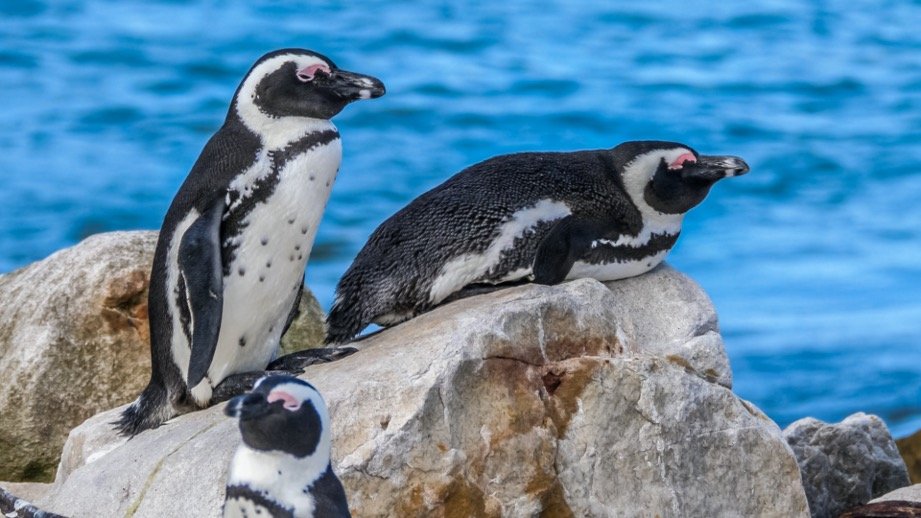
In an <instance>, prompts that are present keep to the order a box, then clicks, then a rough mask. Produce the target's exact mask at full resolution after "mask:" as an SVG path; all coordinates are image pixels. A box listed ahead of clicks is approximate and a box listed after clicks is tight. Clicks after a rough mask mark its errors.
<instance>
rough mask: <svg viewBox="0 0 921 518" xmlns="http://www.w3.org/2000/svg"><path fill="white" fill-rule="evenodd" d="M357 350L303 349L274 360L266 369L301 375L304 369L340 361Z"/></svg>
mask: <svg viewBox="0 0 921 518" xmlns="http://www.w3.org/2000/svg"><path fill="white" fill-rule="evenodd" d="M355 352H358V349H356V348H354V347H327V348H318V349H304V350H303V351H297V352H293V353H291V354H286V355H284V356H282V357H280V358H276V359H275V360H273V361H272V362H271V363H269V366H268V367H266V369H268V370H270V371H285V372H288V373H290V374H301V373H302V372H304V369H305V368H306V367H308V366H310V365H315V364H317V363H329V362H333V361H336V360H341V359H342V358H345V357H346V356H349V355H351V354H353V353H355Z"/></svg>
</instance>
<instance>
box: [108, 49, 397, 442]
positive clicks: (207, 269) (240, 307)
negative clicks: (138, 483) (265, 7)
mask: <svg viewBox="0 0 921 518" xmlns="http://www.w3.org/2000/svg"><path fill="white" fill-rule="evenodd" d="M383 94H384V85H383V84H382V83H381V82H380V81H379V80H377V79H375V78H373V77H369V76H364V75H359V74H355V73H352V72H346V71H344V70H340V69H339V68H337V67H336V65H335V64H334V63H333V62H332V61H330V60H329V59H328V58H326V57H324V56H322V55H320V54H317V53H315V52H311V51H308V50H302V49H284V50H278V51H275V52H271V53H269V54H266V55H265V56H262V57H261V58H259V60H258V61H257V62H256V63H255V64H254V65H253V67H252V68H251V69H250V71H249V73H247V74H246V77H244V78H243V81H242V82H241V83H240V86H239V87H238V88H237V91H236V93H235V94H234V97H233V101H232V102H231V104H230V109H229V111H228V113H227V118H226V119H225V121H224V125H223V126H221V128H220V130H218V132H217V133H215V134H214V136H212V137H211V139H210V140H209V141H208V143H207V145H205V148H204V150H203V151H202V153H201V155H200V156H199V157H198V160H197V161H196V162H195V165H194V166H193V167H192V170H191V171H190V172H189V176H188V177H187V178H186V180H185V182H183V184H182V186H181V187H180V188H179V192H178V193H177V194H176V197H175V198H174V199H173V202H172V204H171V205H170V207H169V210H168V211H167V213H166V218H165V219H164V221H163V226H162V228H161V230H160V238H159V241H158V242H157V249H156V252H155V255H154V262H153V269H152V271H151V276H150V293H149V299H148V303H149V314H150V340H151V359H152V373H151V378H150V383H149V384H148V386H147V388H146V389H144V392H143V393H141V395H140V397H138V399H137V400H136V401H135V402H134V403H133V404H131V406H129V407H128V409H127V410H125V412H124V413H123V414H122V415H121V418H120V419H119V421H118V422H117V423H115V424H116V425H117V426H118V428H119V429H120V430H121V431H122V432H123V433H125V434H129V435H133V434H136V433H138V432H140V431H141V430H144V429H147V428H153V427H156V426H158V425H159V424H160V423H162V422H164V421H166V420H167V419H169V418H171V417H173V416H175V415H177V414H180V413H183V412H186V411H189V410H194V409H196V408H201V407H205V406H207V405H208V404H210V403H211V402H213V401H219V400H221V399H226V398H228V397H230V396H232V395H235V394H239V393H241V392H242V391H243V390H245V389H246V388H247V387H248V386H249V385H250V384H251V382H252V380H253V379H254V377H255V376H256V374H255V373H254V372H253V371H258V372H260V373H261V371H262V370H263V369H265V368H266V366H267V364H269V362H271V361H272V360H273V358H275V355H276V353H277V350H278V344H279V340H280V338H281V335H282V334H283V333H284V331H285V330H286V329H287V326H288V325H289V324H290V321H291V318H293V315H294V311H295V310H296V308H297V303H298V298H299V297H300V293H301V288H302V284H303V278H304V267H305V264H306V262H307V258H308V257H309V256H310V250H311V248H312V246H313V241H314V237H315V236H316V231H317V225H318V224H319V223H320V218H321V216H322V215H323V210H324V208H325V207H326V201H327V199H328V198H329V192H330V188H331V186H332V183H333V180H335V178H336V173H337V172H338V171H339V163H340V160H341V158H342V145H341V143H340V141H339V132H338V131H337V130H336V127H335V126H334V125H333V123H332V122H330V120H329V119H330V118H331V117H333V116H334V115H336V114H337V113H339V112H340V111H341V110H342V109H343V108H345V106H346V105H347V104H348V103H350V102H352V101H354V100H357V99H370V98H374V97H379V96H381V95H383ZM324 354H326V355H328V356H334V355H335V354H337V353H336V351H330V350H321V351H319V352H317V351H302V352H301V353H294V355H293V356H292V355H289V356H286V357H283V358H279V359H278V360H276V361H275V362H273V363H272V365H270V366H269V367H270V368H281V369H298V368H299V367H302V366H303V365H306V364H309V363H311V362H314V361H316V359H317V358H316V357H317V356H322V355H324ZM222 382H223V383H222Z"/></svg>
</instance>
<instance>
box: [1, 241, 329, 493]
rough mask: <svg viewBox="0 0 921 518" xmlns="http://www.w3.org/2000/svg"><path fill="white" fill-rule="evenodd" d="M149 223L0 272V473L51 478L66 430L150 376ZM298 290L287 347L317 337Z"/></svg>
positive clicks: (131, 394)
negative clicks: (145, 227) (140, 228)
mask: <svg viewBox="0 0 921 518" xmlns="http://www.w3.org/2000/svg"><path fill="white" fill-rule="evenodd" d="M156 242H157V233H156V232H150V231H142V232H111V233H106V234H98V235H95V236H92V237H89V238H87V239H86V240H84V241H83V242H81V243H80V244H78V245H76V246H74V247H71V248H67V249H65V250H61V251H59V252H57V253H55V254H53V255H51V256H49V257H48V258H46V259H44V260H42V261H39V262H37V263H34V264H31V265H29V266H27V267H25V268H22V269H20V270H17V271H15V272H12V273H9V274H6V275H2V276H0V301H2V304H0V379H2V380H4V382H3V383H0V416H2V426H0V480H14V481H41V480H51V479H52V478H53V477H54V472H55V468H56V467H57V465H58V461H59V458H60V454H61V449H62V447H63V446H64V440H65V439H66V438H67V434H68V432H70V430H71V429H72V428H73V427H74V426H76V425H78V424H80V423H81V422H83V421H84V420H85V419H87V418H88V417H90V416H92V415H94V414H96V413H98V412H100V411H102V410H105V409H108V408H112V407H114V406H117V405H122V404H124V403H127V402H129V401H131V400H132V399H134V398H135V397H136V396H137V394H138V393H140V391H141V389H143V388H144V385H146V383H147V380H148V379H149V377H150V333H149V328H148V321H147V286H148V283H149V275H150V265H151V262H152V261H153V252H154V248H155V246H156ZM323 329H324V328H323V315H322V312H321V311H320V309H319V304H317V301H316V299H315V298H314V297H313V295H312V294H311V293H310V292H309V291H307V290H305V291H304V296H303V297H302V300H301V316H300V317H299V318H298V319H297V320H296V321H295V323H294V324H293V325H292V328H291V332H289V333H288V335H286V337H285V346H286V347H287V348H288V349H289V350H295V349H299V348H304V347H305V346H308V345H317V344H319V343H320V342H321V340H322V337H323V334H324V330H323Z"/></svg>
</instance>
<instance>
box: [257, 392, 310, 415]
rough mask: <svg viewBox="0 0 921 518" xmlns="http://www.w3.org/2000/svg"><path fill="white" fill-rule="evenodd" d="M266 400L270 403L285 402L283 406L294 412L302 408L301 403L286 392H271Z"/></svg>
mask: <svg viewBox="0 0 921 518" xmlns="http://www.w3.org/2000/svg"><path fill="white" fill-rule="evenodd" d="M265 399H266V401H268V402H269V403H274V402H276V401H282V402H284V403H283V405H282V406H284V407H285V410H291V411H292V412H293V411H295V410H297V409H298V408H300V407H301V401H300V400H299V399H297V398H296V397H294V396H292V395H291V394H289V393H287V392H285V391H284V390H273V391H272V392H269V397H267V398H265Z"/></svg>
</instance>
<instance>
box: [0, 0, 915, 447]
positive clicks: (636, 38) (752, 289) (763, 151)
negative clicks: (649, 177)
mask: <svg viewBox="0 0 921 518" xmlns="http://www.w3.org/2000/svg"><path fill="white" fill-rule="evenodd" d="M919 25H921V4H919V3H918V2H905V1H895V0H893V1H887V0H875V1H873V0H868V1H857V2H850V3H841V2H797V1H792V0H789V1H785V0H771V1H756V2H723V3H716V2H712V3H711V2H700V1H697V0H685V1H678V0H664V1H660V2H642V3H640V2H623V3H620V2H617V3H614V2H591V1H586V0H578V1H566V2H563V1H556V2H554V1H551V2H543V3H540V5H539V6H538V5H531V4H529V3H527V2H522V1H517V0H510V1H505V2H487V1H480V2H467V3H466V5H463V6H462V5H455V4H454V3H451V2H442V1H436V0H425V1H420V2H413V3H405V4H404V3H398V2H381V1H368V2H360V3H358V2H350V3H345V2H342V3H340V2H319V3H314V4H294V3H280V2H276V1H270V0H255V1H250V2H245V3H244V2H219V1H216V0H215V1H206V0H202V1H195V2H185V1H179V0H160V1H144V2H140V1H114V0H108V1H106V0H100V1H94V2H90V1H86V0H79V1H78V0H55V1H50V0H49V1H42V0H17V1H15V2H14V1H8V2H0V28H2V30H0V34H2V35H3V37H2V39H0V93H2V95H0V178H2V182H3V187H2V189H0V208H2V209H0V271H9V270H11V269H14V268H17V267H19V266H22V265H24V264H27V263H28V262H31V261H34V260H37V259H40V258H42V257H44V256H46V255H48V254H49V253H51V252H53V251H54V250H57V249H59V248H62V247H65V246H68V245H71V244H73V243H76V242H78V241H79V240H81V239H82V238H84V237H86V236H88V235H90V234H93V233H97V232H103V231H109V230H118V229H138V228H148V229H150V228H158V227H159V225H160V221H161V218H162V216H163V214H164V212H165V210H166V207H167V205H168V204H169V201H170V199H171V197H172V195H173V194H174V192H175V190H176V189H177V188H178V186H179V184H180V182H181V181H182V179H183V178H184V177H185V175H186V173H187V171H188V169H189V167H190V166H191V164H192V163H193V162H194V160H195V158H196V157H197V155H198V153H199V151H200V150H201V148H202V146H203V145H204V143H205V141H206V140H207V138H208V137H209V136H210V134H211V133H213V132H214V131H215V130H216V129H217V127H218V126H219V125H220V123H221V121H222V120H223V117H224V115H225V112H226V107H227V103H228V101H229V99H230V97H231V95H232V93H233V91H234V89H235V87H236V85H237V82H238V81H239V80H240V78H241V76H242V74H243V73H245V71H246V70H247V69H248V67H249V65H250V64H251V63H252V61H253V60H255V59H256V58H257V57H258V56H259V55H261V54H262V53H263V52H265V51H268V50H271V49H275V48H280V47H292V46H295V47H307V48H311V49H315V50H318V51H320V52H322V53H324V54H326V55H328V56H330V57H332V58H333V59H334V60H335V61H336V62H337V63H338V64H339V65H340V66H342V67H343V68H348V69H351V70H356V71H361V72H365V73H368V74H372V75H375V76H377V77H380V78H381V79H382V80H384V82H385V83H386V84H387V87H388V95H387V96H385V97H383V98H381V99H378V100H374V101H369V102H363V103H358V104H355V105H353V106H350V107H349V108H347V109H346V110H345V112H343V113H342V114H341V115H340V116H339V117H338V118H337V125H338V126H339V128H340V131H341V133H342V135H343V142H344V149H345V151H344V159H343V165H342V172H341V173H340V176H339V180H338V181H337V184H336V186H335V188H334V190H333V195H332V199H331V201H330V204H329V207H328V210H327V213H326V215H325V219H324V221H323V223H322V225H321V227H320V232H319V236H318V239H317V244H316V247H315V249H314V251H313V255H312V256H311V260H310V264H309V267H308V283H309V285H310V286H311V287H312V288H313V290H314V291H315V293H316V294H317V296H318V297H319V298H320V300H321V303H323V305H324V306H326V307H328V305H329V303H330V301H331V299H332V293H333V288H334V286H335V282H336V281H337V279H338V278H339V277H340V275H341V274H342V272H344V270H345V269H346V267H347V266H348V264H349V262H350V260H351V258H352V257H354V255H355V253H356V252H357V251H358V249H359V248H360V247H361V245H362V244H363V243H364V240H365V239H366V238H367V236H368V235H369V234H370V232H371V231H372V230H373V229H374V228H375V226H376V225H377V224H379V223H380V222H381V221H383V220H384V219H385V218H386V217H387V216H389V215H390V214H392V213H393V212H395V211H396V210H397V209H399V208H400V207H401V206H403V205H404V204H405V203H407V202H408V201H409V200H410V199H412V198H413V197H415V196H416V195H418V194H420V193H422V192H424V191H425V190H427V189H429V188H431V187H433V186H434V185H436V184H438V183H440V182H441V181H443V180H444V179H446V178H447V177H448V176H450V175H451V174H453V173H454V172H456V171H458V170H460V169H461V168H463V167H465V166H467V165H470V164H472V163H474V162H477V161H479V160H482V159H485V158H487V157H490V156H493V155H496V154H499V153H507V152H513V151H523V150H575V149H588V148H606V147H612V146H613V145H615V144H617V143H619V142H621V141H624V140H630V139H653V138H654V139H665V140H677V141H680V142H685V143H687V144H689V145H691V146H693V147H695V148H696V149H698V150H699V151H701V152H704V153H726V154H736V155H740V156H742V157H744V158H745V159H746V160H747V161H748V163H749V164H750V165H751V166H752V172H751V173H750V174H749V175H748V176H745V177H743V178H739V179H733V180H729V181H725V182H722V183H720V184H719V185H717V186H716V187H715V188H714V190H713V192H712V194H711V195H710V197H709V198H708V199H707V200H706V202H705V203H704V204H703V205H702V206H700V207H698V208H697V209H695V210H694V211H693V212H692V213H691V214H690V215H689V216H688V218H687V220H686V225H685V230H684V232H683V234H682V238H681V240H680V241H679V244H678V247H677V248H676V250H675V251H674V252H673V253H672V255H671V256H670V259H669V261H670V262H671V263H672V264H673V265H674V266H675V267H677V268H679V269H680V270H682V271H684V272H686V273H688V274H689V275H691V276H693V277H694V278H695V279H696V280H697V281H698V282H700V284H701V285H703V287H704V288H705V289H706V290H707V291H708V293H709V294H710V295H711V296H712V298H713V300H714V302H715V304H716V306H717V308H718V310H719V313H720V318H721V327H722V331H723V333H724V336H725V339H726V344H727V348H728V351H729V355H730V359H731V361H732V366H733V370H734V373H735V389H736V391H737V392H738V393H739V394H741V395H742V396H743V397H745V398H747V399H749V400H751V401H753V402H754V403H755V404H757V405H758V406H760V407H761V408H762V409H764V410H765V411H766V412H767V414H768V415H770V416H771V417H773V418H774V419H775V420H777V421H778V422H779V423H780V424H781V425H786V424H788V423H789V422H791V421H793V420H795V419H797V418H799V417H802V416H806V415H811V416H816V417H818V418H821V419H824V420H831V421H837V420H840V419H841V418H843V417H844V416H846V415H848V414H850V413H852V412H855V411H858V410H862V411H867V412H872V413H876V414H879V415H881V416H883V417H884V418H885V419H886V421H887V422H888V424H889V425H890V427H891V428H892V430H893V432H894V433H895V434H896V435H904V434H907V433H909V432H911V431H914V430H915V429H918V428H921V289H919V288H921V261H919V257H921V208H919V203H918V200H919V198H921V176H919V174H918V173H917V171H918V169H919V164H921V31H918V26H919Z"/></svg>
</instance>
